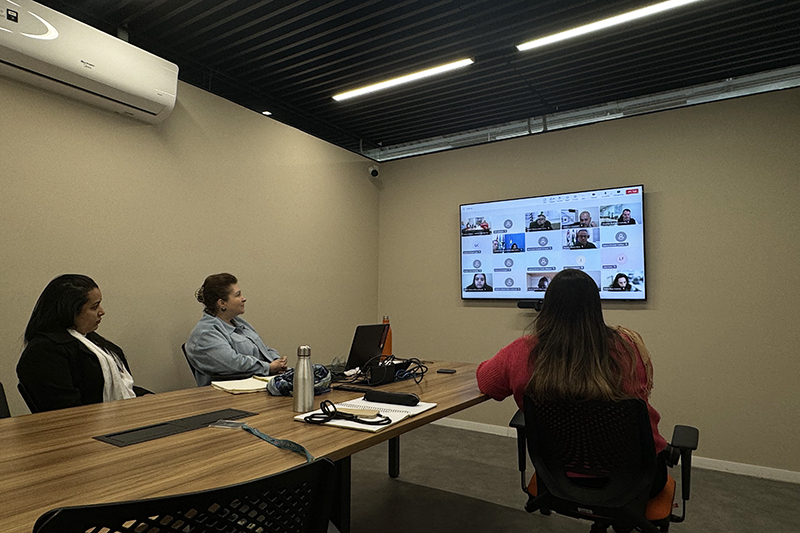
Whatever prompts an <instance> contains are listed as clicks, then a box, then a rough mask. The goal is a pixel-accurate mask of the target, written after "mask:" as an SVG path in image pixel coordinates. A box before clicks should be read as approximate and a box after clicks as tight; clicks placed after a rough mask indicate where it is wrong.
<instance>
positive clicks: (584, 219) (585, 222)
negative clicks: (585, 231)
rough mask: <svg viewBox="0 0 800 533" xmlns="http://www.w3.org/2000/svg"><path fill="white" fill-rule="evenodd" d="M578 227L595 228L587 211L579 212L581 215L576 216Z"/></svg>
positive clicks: (595, 225) (595, 223)
mask: <svg viewBox="0 0 800 533" xmlns="http://www.w3.org/2000/svg"><path fill="white" fill-rule="evenodd" d="M578 226H579V227H581V228H596V227H597V222H595V221H594V220H592V215H591V214H589V211H581V214H580V215H578Z"/></svg>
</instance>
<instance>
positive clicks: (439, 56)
mask: <svg viewBox="0 0 800 533" xmlns="http://www.w3.org/2000/svg"><path fill="white" fill-rule="evenodd" d="M657 1H658V0H650V1H641V0H638V1H637V0H603V1H591V0H583V1H577V0H572V1H570V0H538V1H535V0H471V1H470V0H463V1H457V0H371V1H370V0H360V1H359V0H274V1H255V0H156V1H142V0H76V1H71V2H60V1H51V0H40V3H43V4H45V5H47V6H49V7H52V8H54V9H56V10H58V11H61V12H62V13H65V14H67V15H69V16H71V17H73V18H76V19H79V20H82V21H83V22H86V23H88V24H90V25H92V26H95V27H97V28H99V29H101V30H104V31H107V32H109V33H112V34H116V33H117V29H118V28H123V29H125V30H126V31H127V32H128V35H129V40H130V42H131V43H132V44H134V45H136V46H138V47H140V48H144V49H145V50H149V51H150V52H152V53H154V54H156V55H159V56H161V57H164V58H166V59H169V60H170V61H173V62H175V63H177V64H178V65H179V67H180V79H182V80H184V81H186V82H188V83H191V84H193V85H196V86H198V87H201V88H203V89H205V90H208V91H210V92H212V93H214V94H217V95H219V96H221V97H224V98H226V99H228V100H231V101H233V102H236V103H238V104H240V105H242V106H245V107H247V108H250V109H253V110H255V111H259V112H260V111H263V110H269V111H271V112H272V113H273V118H275V119H277V120H279V121H281V122H284V123H286V124H289V125H292V126H294V127H297V128H299V129H301V130H304V131H306V132H308V133H310V134H312V135H315V136H317V137H319V138H321V139H324V140H326V141H329V142H331V143H333V144H336V145H339V146H341V147H343V148H346V149H348V150H352V151H354V152H360V151H361V149H372V148H376V147H378V146H391V145H397V144H402V143H408V142H413V141H418V140H421V139H426V138H431V137H435V136H439V135H447V134H452V133H457V132H463V131H468V130H473V129H478V128H485V127H488V126H492V125H497V124H502V123H506V122H511V121H516V120H522V119H525V118H528V117H533V116H541V115H544V114H548V113H552V112H554V111H567V110H571V109H578V108H583V107H587V106H593V105H598V104H602V103H606V102H612V101H617V100H622V99H627V98H633V97H640V96H644V95H648V94H652V93H657V92H661V91H667V90H673V89H679V88H683V87H688V86H692V85H697V84H701V83H706V82H712V81H718V80H723V79H726V78H731V77H737V76H742V75H747V74H753V73H756V72H761V71H765V70H771V69H776V68H780V67H787V66H792V65H800V1H797V0H706V1H702V2H698V3H696V4H691V5H688V6H685V7H682V8H678V9H675V10H672V11H670V12H666V13H662V14H660V15H656V16H654V17H651V18H649V19H642V20H639V21H635V22H632V23H629V24H627V25H623V26H618V27H616V28H612V29H608V30H604V31H602V32H598V33H594V34H591V35H587V36H584V37H579V38H577V39H573V40H570V41H565V42H562V43H558V44H555V45H552V46H549V47H546V48H541V49H538V50H532V51H529V52H518V51H517V50H516V48H515V45H516V44H519V43H522V42H525V41H529V40H532V39H534V38H537V37H542V36H546V35H548V34H551V33H554V32H558V31H561V30H565V29H569V28H572V27H575V26H578V25H581V24H585V23H589V22H594V21H596V20H599V19H602V18H606V17H608V16H613V15H617V14H620V13H623V12H626V11H630V10H632V9H636V8H639V7H643V6H646V5H651V4H653V3H656V2H657ZM465 57H471V58H473V59H474V60H475V63H474V64H473V65H471V66H469V67H467V68H464V69H461V70H459V71H454V72H451V73H448V74H444V75H442V76H440V77H438V78H431V79H429V80H428V81H421V82H417V83H414V84H410V85H407V86H404V87H398V88H394V89H389V90H387V91H383V92H378V93H374V94H372V95H368V96H363V97H361V98H356V99H353V100H349V101H346V102H336V101H334V100H332V99H331V96H333V95H334V94H336V93H339V92H342V91H345V90H350V89H355V88H358V87H360V86H363V85H366V84H369V83H374V82H377V81H382V80H384V79H387V78H392V77H397V76H400V75H403V74H407V73H410V72H413V71H416V70H420V69H422V68H427V67H431V66H436V65H439V64H442V63H447V62H450V61H453V60H456V59H462V58H465Z"/></svg>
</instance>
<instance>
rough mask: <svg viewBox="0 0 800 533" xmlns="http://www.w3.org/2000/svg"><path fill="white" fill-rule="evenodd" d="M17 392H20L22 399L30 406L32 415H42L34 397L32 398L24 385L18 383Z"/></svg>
mask: <svg viewBox="0 0 800 533" xmlns="http://www.w3.org/2000/svg"><path fill="white" fill-rule="evenodd" d="M17 390H18V391H19V395H20V396H22V399H23V400H25V405H27V406H28V410H29V411H30V412H31V413H41V412H42V410H41V409H39V406H38V405H36V402H35V401H34V400H33V396H31V395H30V394H29V393H28V391H27V389H26V388H25V386H24V385H23V384H22V383H17Z"/></svg>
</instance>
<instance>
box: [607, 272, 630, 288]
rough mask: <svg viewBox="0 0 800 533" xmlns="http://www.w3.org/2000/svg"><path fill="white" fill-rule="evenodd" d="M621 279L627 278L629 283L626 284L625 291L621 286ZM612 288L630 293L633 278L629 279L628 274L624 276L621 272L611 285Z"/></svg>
mask: <svg viewBox="0 0 800 533" xmlns="http://www.w3.org/2000/svg"><path fill="white" fill-rule="evenodd" d="M620 278H625V281H626V282H627V283H625V288H624V289H623V288H622V287H620V286H619V280H620ZM611 288H612V289H621V290H626V291H629V290H631V278H629V277H628V275H627V274H624V273H622V272H620V273H618V274H617V275H616V276H614V281H613V282H612V283H611Z"/></svg>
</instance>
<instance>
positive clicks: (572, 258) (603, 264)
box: [460, 185, 647, 300]
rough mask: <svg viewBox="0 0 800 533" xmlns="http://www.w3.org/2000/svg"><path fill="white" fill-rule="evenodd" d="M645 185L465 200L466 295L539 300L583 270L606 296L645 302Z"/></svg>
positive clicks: (463, 261) (463, 251)
mask: <svg viewBox="0 0 800 533" xmlns="http://www.w3.org/2000/svg"><path fill="white" fill-rule="evenodd" d="M643 195H644V186H643V185H630V186H626V187H614V188H608V189H597V190H590V191H578V192H570V193H562V194H550V195H547V196H534V197H531V198H517V199H513V200H500V201H494V202H484V203H478V204H464V205H462V206H461V207H460V215H461V298H463V299H469V300H472V299H503V300H538V299H542V298H544V293H545V291H546V290H547V285H548V284H549V283H550V280H551V279H553V276H555V275H556V274H557V273H558V272H559V271H561V270H563V269H565V268H578V269H581V270H583V271H584V272H586V273H587V274H589V275H590V276H591V277H592V278H593V279H594V280H595V282H596V283H597V287H598V289H599V290H600V297H601V298H603V299H606V300H645V299H646V295H647V291H646V290H645V289H646V280H647V277H646V276H645V266H644V211H643V202H642V199H643Z"/></svg>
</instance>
